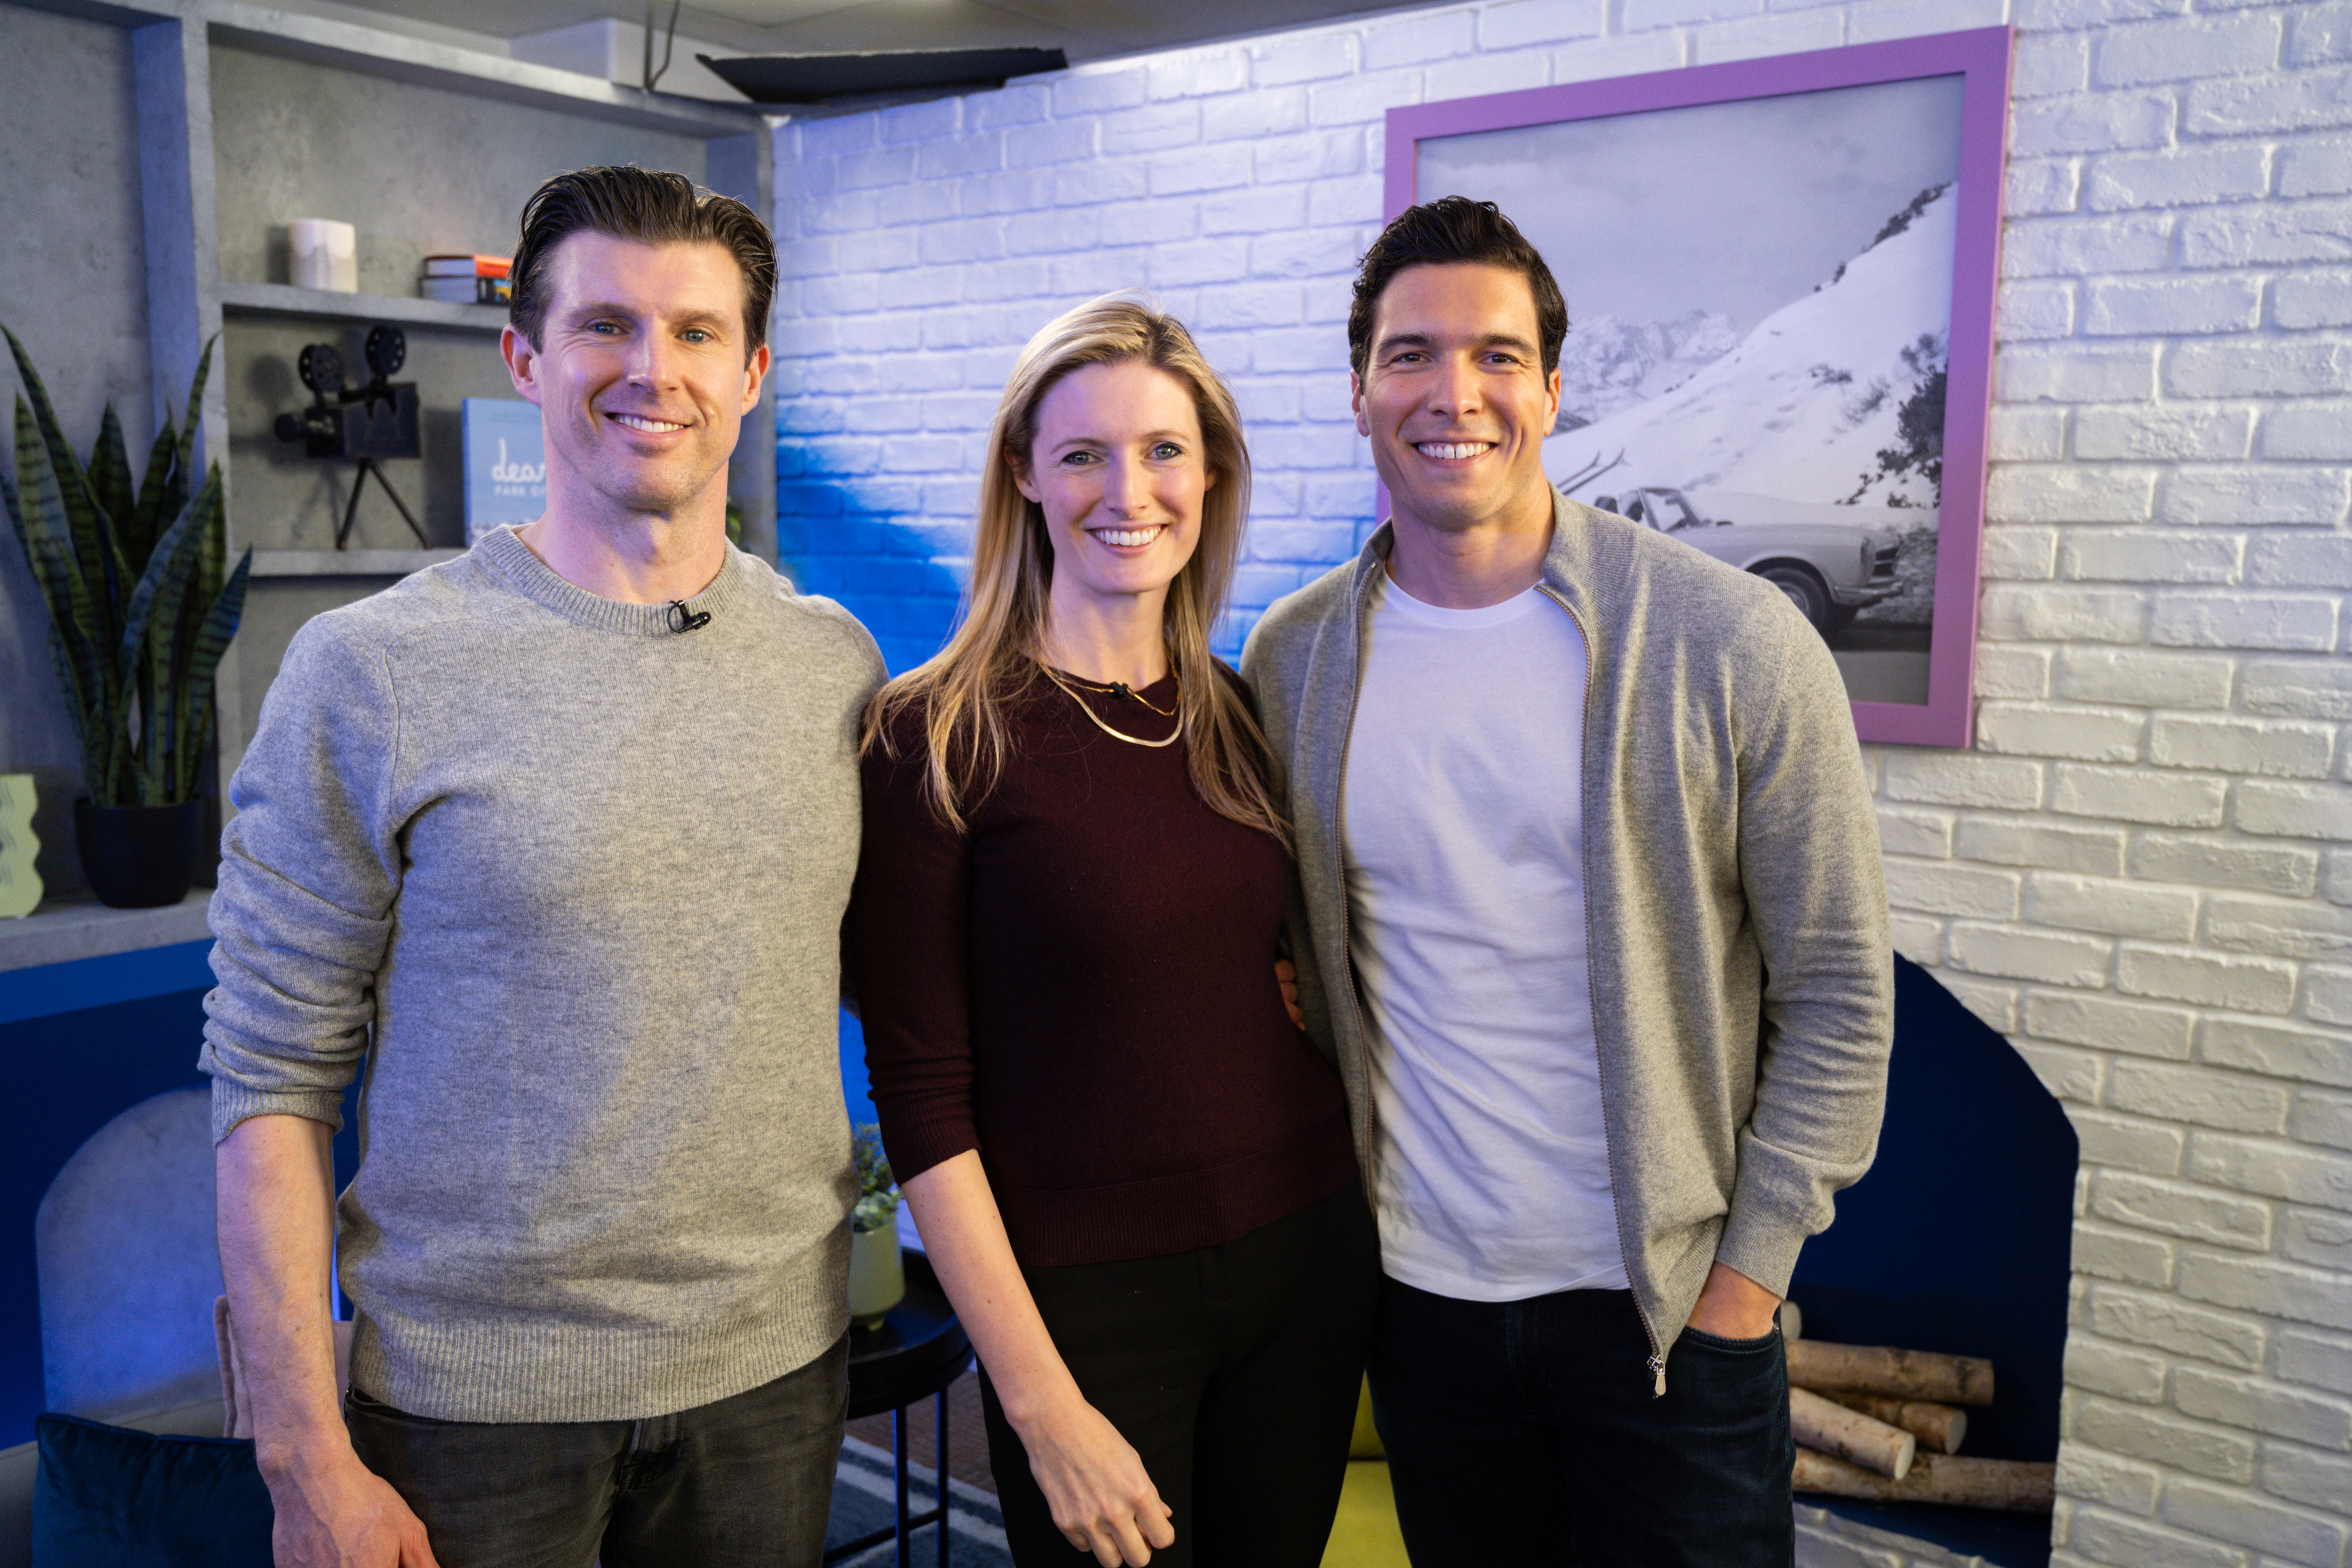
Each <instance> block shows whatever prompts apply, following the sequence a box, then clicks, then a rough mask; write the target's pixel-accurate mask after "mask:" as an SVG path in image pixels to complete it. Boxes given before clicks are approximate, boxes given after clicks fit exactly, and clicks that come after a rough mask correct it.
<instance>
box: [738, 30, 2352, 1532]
mask: <svg viewBox="0 0 2352 1568" xmlns="http://www.w3.org/2000/svg"><path fill="white" fill-rule="evenodd" d="M2001 21H2010V22H2013V23H2014V24H2015V25H2016V26H2018V28H2019V31H2020V37H2019V49H2018V61H2017V72H2016V81H2015V89H2014V91H2015V107H2014V110H2013V122H2012V150H2011V157H2012V163H2011V173H2010V180H2009V193H2008V204H2009V222H2008V228H2007V233H2006V235H2005V242H2004V256H2005V259H2004V263H2003V266H2004V273H2005V277H2006V279H2007V281H2006V283H2005V286H2004V289H2003V293H2002V296H2001V304H2000V341H2001V349H2000V367H1999V376H1998V382H1997V388H1998V392H1997V395H1998V402H1999V406H1998V407H1997V409H1996V412H1995V420H1994V447H1993V456H1994V463H1995V465H1994V470H1993V475H1992V483H1991V491H1990V520H1989V524H1988V528H1987V532H1986V551H1985V572H1984V578H1985V585H1984V599H1983V626H1982V635H1981V644H1980V648H1979V676H1978V680H1979V688H1978V689H1979V697H1980V699H1981V702H1980V706H1979V729H1978V742H1977V745H1976V747H1975V749H1974V750H1972V751H1969V752H1965V753H1955V752H1948V751H1933V750H1914V749H1908V748H1903V747H1874V748H1871V749H1870V753H1869V756H1868V767H1869V769H1870V776H1871V782H1872V787H1873V789H1874V791H1875V792H1876V795H1877V797H1878V800H1879V802H1880V818H1881V822H1882V826H1883V830H1884V835H1885V847H1886V850H1887V853H1888V859H1887V873H1888V882H1889V888H1890V893H1891V895H1892V900H1893V903H1894V904H1895V930H1896V937H1897V943H1898V946H1900V947H1901V949H1902V951H1903V952H1904V953H1906V955H1907V956H1911V957H1912V958H1914V959H1916V960H1917V961H1918V962H1920V963H1923V964H1926V965H1928V966H1929V967H1933V968H1934V969H1935V970H1936V971H1937V974H1938V976H1939V977H1941V978H1942V979H1943V980H1944V982H1945V983H1946V984H1947V985H1948V986H1949V987H1950V988H1951V989H1952V990H1953V991H1954V992H1955V993H1956V994H1958V996H1960V997H1961V998H1962V999H1963V1000H1965V1001H1966V1002H1967V1003H1968V1004H1969V1006H1970V1007H1971V1008H1973V1009H1975V1010H1976V1011H1977V1012H1978V1013H1979V1015H1980V1016H1982V1017H1983V1018H1985V1019H1987V1020H1988V1021H1989V1022H1990V1023H1991V1024H1993V1025H1994V1026H1995V1027H1996V1028H1999V1029H2000V1030H2002V1031H2003V1032H2004V1033H2005V1034H2007V1035H2008V1037H2009V1038H2010V1039H2011V1040H2013V1041H2014V1042H2015V1043H2016V1045H2017V1048H2018V1049H2019V1050H2020V1051H2021V1052H2023V1053H2024V1054H2025V1056H2026V1057H2027V1058H2028V1059H2029V1060H2030V1061H2032V1063H2033V1065H2034V1066H2035V1068H2036V1069H2037V1070H2038V1071H2039V1072H2040V1073H2041V1075H2042V1079H2043V1081H2044V1082H2046V1083H2048V1084H2049V1085H2050V1087H2051V1089H2052V1090H2053V1092H2055V1093H2056V1094H2058V1095H2059V1096H2060V1097H2061V1099H2062V1100H2063V1102H2064V1103H2065V1105H2066V1107H2067V1109H2068V1111H2069V1113H2071V1114H2072V1115H2073V1117H2074V1123H2075V1125H2076V1127H2077V1128H2078V1130H2079V1131H2080V1133H2081V1136H2082V1143H2083V1155H2084V1168H2083V1176H2082V1183H2081V1188H2080V1205H2081V1207H2080V1219H2079V1223H2078V1228H2077V1237H2076V1249H2075V1261H2076V1270H2077V1275H2076V1291H2075V1303H2074V1314H2075V1315H2074V1332H2073V1335H2072V1339H2071V1342H2070V1349H2069V1359H2068V1377H2069V1393H2068V1396H2067V1411H2066V1443H2065V1448H2064V1451H2063V1456H2062V1463H2061V1476H2060V1484H2061V1491H2062V1494H2063V1500H2062V1503H2061V1507H2060V1511H2059V1516H2058V1520H2057V1524H2056V1528H2057V1531H2058V1535H2057V1539H2058V1542H2059V1543H2060V1551H2059V1555H2058V1561H2060V1562H2062V1563H2126V1564H2133V1565H2141V1564H2150V1563H2165V1564H2184V1565H2203V1564H2215V1565H2222V1564H2236V1565H2242V1568H2254V1565H2256V1564H2270V1563H2297V1564H2338V1565H2340V1564H2343V1563H2346V1562H2347V1535H2352V1526H2348V1525H2347V1509H2352V1503H2347V1500H2352V847H2347V841H2348V840H2352V745H2347V723H2352V660H2347V656H2346V655H2347V651H2352V627H2347V624H2346V609H2345V594H2344V590H2346V589H2347V588H2352V533H2347V526H2346V525H2347V516H2346V512H2347V499H2352V4H2345V3H2342V0H2304V3H2302V4H2294V5H2263V4H2237V3H2233V0H2013V3H2010V4H2003V3H2002V0H1855V3H1852V4H1843V5H1802V4H1790V5H1769V6H1768V5H1767V3H1766V0H1510V3H1504V4H1493V5H1456V6H1452V7H1447V8H1443V9H1435V10H1430V11H1426V12H1420V13H1413V14H1409V15H1403V16H1387V17H1381V18H1374V19H1369V20H1365V21H1362V22H1360V23H1357V24H1353V25H1349V26H1332V27H1327V28H1319V29H1314V30H1308V31H1303V32H1298V33H1294V34H1286V35H1282V36H1278V37H1268V38H1262V39H1256V40H1252V41H1248V42H1245V43H1240V44H1234V45H1231V46H1225V47H1213V48H1204V49H1198V50H1190V51H1184V52H1180V53H1173V54H1166V55H1157V56H1152V57H1145V58H1139V59H1135V60H1130V61H1126V62H1119V63H1114V64H1109V65H1105V66H1099V67H1090V68H1085V69H1082V70H1078V71H1073V72H1070V73H1067V74H1065V75H1062V76H1059V77H1055V78H1041V79H1036V80H1031V81H1026V82H1022V83H1017V84H1014V85H1013V86H1012V87H1010V88H1008V89H1004V90H1003V91H1001V92H993V93H983V94H976V95H972V96H970V97H966V98H961V99H949V100H944V101H940V102H936V103H929V104H924V105H920V106H915V107H909V108H905V109H899V110H887V111H884V112H880V113H873V114H866V115H860V116H854V117H849V118H845V119H836V120H822V121H814V122H809V123H805V124H797V123H796V124H788V125H786V126H785V127H783V128H782V131H780V132H779V138H780V140H779V148H778V169H779V172H778V184H779V189H780V192H781V196H780V201H779V209H778V218H779V224H778V231H779V234H780V235H781V236H782V239H783V241H784V270H785V273H786V275H787V280H786V283H785V287H784V288H783V290H782V295H781V298H780V301H779V315H778V323H777V333H776V342H777V346H778V352H779V354H780V356H781V358H780V361H779V371H778V383H777V384H778V391H779V395H780V408H781V411H782V431H783V433H784V434H783V435H782V439H781V442H780V446H779V454H778V470H779V476H780V483H781V486H782V512H783V514H784V517H783V522H782V539H783V552H784V555H785V557H786V559H787V561H788V563H789V564H790V565H791V566H792V567H793V569H794V570H796V572H797V573H798V574H799V576H800V577H801V578H802V580H803V581H804V582H805V583H806V584H807V585H808V586H809V587H811V588H813V589H815V590H817V591H824V592H827V593H832V594H835V595H836V596H838V597H840V598H841V599H843V600H844V601H845V602H847V603H848V604H849V605H850V606H851V607H852V608H853V609H854V610H856V612H858V613H859V614H860V615H862V616H864V617H865V618H866V620H867V622H868V623H869V624H871V625H873V626H874V627H875V629H876V631H877V634H878V635H880V637H881V638H882V641H883V644H884V647H885V650H886V652H887V653H888V654H889V656H890V659H891V662H892V664H893V665H894V667H898V668H904V667H906V666H907V665H908V664H911V663H912V662H914V661H915V660H917V659H919V658H920V657H922V656H923V655H924V654H925V653H928V652H929V650H930V649H931V648H932V647H933V646H935V645H936V643H937V641H938V639H939V637H940V634H941V633H942V632H944V630H945V629H946V626H947V624H948V622H949V619H950V615H951V612H952V609H953V603H954V596H955V590H956V582H957V569H958V566H959V563H960V556H961V551H962V549H964V548H965V539H966V537H967V527H968V518H969V509H970V507H971V501H972V496H973V482H972V479H971V475H972V474H973V473H974V472H975V470H976V467H977V465H978V462H979V457H980V452H981V446H982V441H983V439H984V434H985V428H986V423H987V419H988V417H989V414H990V413H991V411H992V408H993V405H994V401H995V394H996V390H997V388H998V386H999V385H1000V384H1001V382H1002V380H1003V374H1004V372H1005V371H1006V370H1007V368H1008V367H1009V366H1010V364H1011V362H1012V358H1013V353H1014V351H1015V350H1017V348H1018V346H1019V345H1020V343H1021V342H1022V341H1023V340H1025V339H1026V337H1027V336H1028V335H1029V334H1030V333H1031V332H1032V331H1034V329H1036V328H1037V327H1038V326H1040V325H1042V324H1043V323H1044V322H1045V320H1047V319H1050V318H1051V317H1052V316H1053V315H1054V314H1055V313H1056V312H1057V311H1059V310H1060V309H1062V308H1066V306H1068V305H1070V304H1072V303H1075V302H1076V301H1077V300H1079V299H1081V298H1086V297H1087V296H1089V295H1092V294H1094V293H1096V292H1098V291H1100V290H1103V289H1106V288H1112V287H1127V286H1133V285H1138V284H1140V285H1146V286H1149V287H1152V288H1154V289H1156V290H1157V291H1159V293H1160V297H1161V298H1163V300H1164V301H1166V303H1167V304H1168V305H1169V306H1170V307H1171V308H1173V309H1175V310H1176V311H1177V312H1178V313H1179V314H1181V316H1183V317H1184V318H1185V319H1187V320H1188V321H1190V322H1192V323H1193V324H1194V325H1195V326H1196V328H1198V329H1200V333H1201V337H1202V342H1203V344H1204V346H1205V347H1206V349H1207V350H1208V351H1209V353H1210V354H1211V356H1212V357H1213V359H1214V360H1215V361H1216V362H1217V363H1218V364H1219V366H1220V367H1221V368H1222V369H1223V370H1224V371H1226V373H1227V374H1228V375H1230V376H1231V378H1232V379H1233V381H1234V386H1235V388H1236V391H1237V392H1239V394H1240V396H1241V399H1242V402H1243V406H1244V410H1245V412H1246V413H1247V415H1248V418H1249V425H1250V440H1251V447H1252V451H1253V453H1254V455H1255V459H1256V461H1257V463H1258V465H1259V475H1258V490H1257V498H1256V505H1255V510H1254V520H1253V524H1252V533H1251V539H1250V549H1249V564H1248V567H1247V569H1246V570H1245V572H1244V576H1243V580H1242V589H1241V604H1240V606H1239V609H1238V613H1237V615H1236V618H1235V619H1236V624H1235V625H1234V627H1232V628H1230V629H1229V632H1228V635H1227V637H1226V639H1225V646H1226V647H1227V648H1228V649H1231V648H1234V647H1237V646H1238V643H1239V639H1240V635H1241V633H1242V632H1243V631H1244V630H1245V628H1246V625H1247V623H1248V622H1249V621H1251V620H1252V619H1254V617H1255V614H1256V612H1259V611H1260V610H1262V609H1263V607H1264V606H1265V604H1266V603H1267V602H1268V601H1271V600H1272V599H1274V598H1275V597H1276V596H1278V595H1280V594H1281V593H1283V592H1285V591H1288V590H1289V589H1291V588H1293V587H1296V586H1297V584H1298V583H1299V582H1301V581H1302V580H1305V579H1306V578H1307V577H1309V576H1311V575H1312V574H1314V573H1316V572H1318V571H1319V570H1322V569H1323V568H1325V567H1326V566H1328V564H1330V563H1331V562H1333V561H1335V560H1337V559H1341V558H1343V557H1345V556H1346V555H1348V554H1349V553H1350V552H1351V551H1352V550H1353V549H1354V548H1355V546H1356V544H1357V542H1358V540H1359V539H1360V538H1361V536H1362V534H1363V533H1364V532H1365V531H1366V529H1367V528H1369V526H1370V521H1371V519H1370V507H1371V490H1372V476H1371V472H1370V465H1369V459H1368V457H1367V455H1366V454H1365V451H1364V449H1363V446H1362V444H1361V443H1360V441H1359V440H1358V439H1357V437H1356V436H1355V434H1354V433H1353V429H1352V427H1351V425H1350V424H1349V420H1348V414H1347V400H1346V375H1345V369H1346V355H1345V345H1344V341H1343V337H1344V334H1343V330H1342V325H1341V324H1342V320H1343V318H1344V313H1345V308H1346V302H1347V284H1348V278H1349V273H1350V269H1351V266H1352V263H1353V261H1354V258H1355V257H1356V256H1357V255H1358V254H1359V253H1360V250H1361V249H1362V247H1363V246H1364V244H1365V243H1366V241H1367V240H1368V239H1369V238H1370V235H1371V233H1372V232H1373V230H1374V228H1375V226H1376V225H1377V223H1378V220H1379V216H1380V190H1379V176H1380V169H1381V114H1382V111H1384V110H1386V109H1388V108H1389V107H1391V105H1395V104H1400V103H1409V102H1414V101H1421V100H1424V99H1445V98H1454V97H1462V96H1467V95H1471V94H1475V93H1480V92H1487V91H1494V90H1497V89H1507V88H1517V87H1526V86H1534V85H1539V84H1542V83H1546V82H1559V81H1570V80H1577V79H1589V78H1597V77H1603V76H1612V75H1620V74H1625V73H1630V72H1634V71H1641V70H1650V69H1657V68H1666V67H1673V66H1678V65H1686V64H1696V63H1701V62H1706V61H1711V60H1718V59H1727V58H1734V57H1743V56H1757V55H1765V54H1775V53H1782V52H1787V51H1791V50H1797V49H1804V48H1814V47H1827V46H1832V45H1837V44H1842V43H1856V42H1864V41H1867V40H1871V39H1875V38H1883V37H1898V36H1906V35H1913V34H1919V33H1928V32H1937V31H1943V30H1947V29H1951V28H1958V27H1966V26H1984V25H1988V24H1991V23H1996V22H2001ZM1852 1550H1853V1552H1854V1554H1853V1556H1852V1557H1851V1560H1852V1561H1854V1562H1862V1561H1869V1562H1873V1563H1882V1562H1885V1563H1891V1562H1893V1561H1894V1559H1892V1558H1890V1557H1885V1556H1883V1555H1881V1556H1872V1555H1869V1554H1868V1553H1867V1552H1860V1551H1859V1549H1852Z"/></svg>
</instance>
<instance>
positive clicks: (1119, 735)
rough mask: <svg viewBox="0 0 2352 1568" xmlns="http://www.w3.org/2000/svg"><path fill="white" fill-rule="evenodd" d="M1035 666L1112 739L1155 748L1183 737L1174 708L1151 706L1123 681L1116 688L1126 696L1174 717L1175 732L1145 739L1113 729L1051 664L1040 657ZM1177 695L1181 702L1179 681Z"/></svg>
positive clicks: (1169, 744) (1179, 720)
mask: <svg viewBox="0 0 2352 1568" xmlns="http://www.w3.org/2000/svg"><path fill="white" fill-rule="evenodd" d="M1037 667H1038V668H1039V669H1041V670H1043V671H1045V678H1046V679H1047V680H1049V681H1051V682H1053V683H1054V684H1055V685H1057V686H1059V687H1061V688H1062V689H1063V690H1064V691H1066V692H1069V694H1070V700H1071V701H1072V702H1074V703H1076V704H1077V705H1078V711H1079V712H1081V713H1083V714H1085V715H1086V716H1087V717H1088V718H1090V719H1092V720H1094V724H1095V727H1096V728H1097V729H1098V730H1101V731H1102V732H1103V733H1104V734H1105V735H1108V736H1109V737H1111V738H1112V739H1113V740H1123V741H1125V742H1127V743H1128V744H1129V746H1148V747H1153V748H1155V749H1156V748H1158V747H1162V746H1173V745H1175V744H1176V743H1177V742H1178V741H1179V740H1181V739H1182V738H1183V737H1184V720H1183V719H1182V718H1181V716H1178V715H1177V714H1176V712H1175V710H1174V709H1172V708H1171V709H1166V710H1163V709H1160V708H1156V707H1151V705H1150V703H1148V702H1143V699H1142V698H1141V697H1140V696H1137V695H1136V694H1135V692H1134V691H1133V689H1132V688H1130V687H1129V686H1128V685H1126V683H1124V682H1119V683H1117V684H1116V689H1117V690H1118V691H1119V692H1121V693H1123V694H1125V695H1128V696H1131V697H1135V700H1136V701H1137V702H1139V703H1143V706H1145V707H1148V708H1151V711H1152V712H1153V713H1156V714H1159V715H1160V716H1161V717H1162V718H1169V717H1174V718H1175V719H1176V733H1175V734H1173V735H1171V736H1170V737H1168V738H1167V739H1165V740H1145V739H1144V738H1143V737H1140V736H1134V735H1129V734H1128V733H1126V732H1125V731H1124V730H1117V729H1113V728H1111V727H1110V726H1108V725H1107V724H1105V723H1104V722H1103V720H1102V716H1101V715H1100V714H1098V713H1097V712H1095V710H1094V709H1093V708H1092V707H1091V706H1088V705H1087V699H1086V698H1084V697H1082V696H1080V695H1078V694H1077V693H1076V692H1075V691H1072V690H1071V688H1070V683H1069V682H1067V681H1066V680H1064V679H1063V678H1062V677H1061V676H1060V675H1058V674H1055V671H1054V667H1053V666H1052V665H1051V664H1046V663H1045V661H1044V660H1042V659H1041V660H1039V661H1038V662H1037ZM1096 689H1097V690H1103V689H1105V688H1102V687H1097V688H1096ZM1177 696H1178V699H1179V701H1180V702H1181V699H1182V696H1183V686H1182V685H1181V683H1180V684H1179V685H1178V686H1177Z"/></svg>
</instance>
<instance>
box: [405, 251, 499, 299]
mask: <svg viewBox="0 0 2352 1568" xmlns="http://www.w3.org/2000/svg"><path fill="white" fill-rule="evenodd" d="M513 269H514V257H512V256H426V257H425V270H424V275H423V276H422V277H419V278H417V280H416V292H417V293H419V294H421V295H423V296H424V297H425V298H427V299H441V300H446V301H447V302H448V303H450V304H452V305H504V304H507V303H509V301H510V300H511V299H512V298H514V289H513V285H512V284H511V283H510V282H509V280H508V277H507V274H508V273H509V272H511V271H512V270H513Z"/></svg>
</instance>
